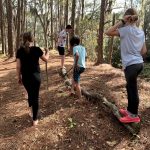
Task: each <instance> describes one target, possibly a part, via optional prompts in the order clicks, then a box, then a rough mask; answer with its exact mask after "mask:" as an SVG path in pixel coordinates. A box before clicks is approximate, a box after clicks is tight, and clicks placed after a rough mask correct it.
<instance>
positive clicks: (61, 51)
mask: <svg viewBox="0 0 150 150" xmlns="http://www.w3.org/2000/svg"><path fill="white" fill-rule="evenodd" d="M58 52H59V56H60V64H61V68H63V67H64V63H65V48H64V47H60V46H58Z"/></svg>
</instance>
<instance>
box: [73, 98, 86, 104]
mask: <svg viewBox="0 0 150 150" xmlns="http://www.w3.org/2000/svg"><path fill="white" fill-rule="evenodd" d="M75 102H76V103H78V104H85V103H86V101H85V100H83V99H82V98H81V99H77V100H76V101H75Z"/></svg>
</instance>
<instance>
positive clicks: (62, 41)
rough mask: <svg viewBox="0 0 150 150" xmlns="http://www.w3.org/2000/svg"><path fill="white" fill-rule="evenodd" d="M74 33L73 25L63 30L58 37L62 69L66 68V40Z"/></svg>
mask: <svg viewBox="0 0 150 150" xmlns="http://www.w3.org/2000/svg"><path fill="white" fill-rule="evenodd" d="M70 32H72V27H71V25H67V26H66V28H65V29H63V30H62V31H61V32H60V33H59V35H58V41H57V49H58V52H59V55H60V59H61V68H62V69H63V68H65V66H64V63H65V46H66V40H67V35H68V33H70Z"/></svg>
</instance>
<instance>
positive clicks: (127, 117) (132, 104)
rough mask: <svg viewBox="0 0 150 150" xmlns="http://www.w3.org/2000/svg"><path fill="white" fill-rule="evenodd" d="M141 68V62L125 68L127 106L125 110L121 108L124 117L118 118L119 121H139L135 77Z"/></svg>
mask: <svg viewBox="0 0 150 150" xmlns="http://www.w3.org/2000/svg"><path fill="white" fill-rule="evenodd" d="M142 69H143V64H135V65H131V66H128V67H127V68H126V70H125V77H126V81H127V94H128V107H127V110H128V111H126V110H121V111H120V112H122V113H121V114H123V115H124V117H122V118H120V122H123V123H131V122H140V118H139V117H138V106H139V95H138V88H137V77H138V75H139V73H140V72H141V71H142Z"/></svg>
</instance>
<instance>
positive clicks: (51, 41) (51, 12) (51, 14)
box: [50, 0, 54, 48]
mask: <svg viewBox="0 0 150 150" xmlns="http://www.w3.org/2000/svg"><path fill="white" fill-rule="evenodd" d="M50 4H51V48H53V47H54V46H53V37H54V36H53V34H54V33H53V0H51V3H50Z"/></svg>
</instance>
